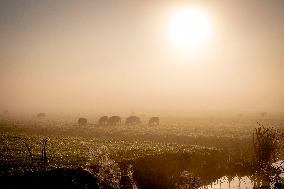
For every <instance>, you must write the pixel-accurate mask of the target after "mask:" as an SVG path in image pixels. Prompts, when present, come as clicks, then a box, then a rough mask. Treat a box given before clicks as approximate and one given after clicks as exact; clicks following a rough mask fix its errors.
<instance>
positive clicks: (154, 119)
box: [148, 117, 160, 126]
mask: <svg viewBox="0 0 284 189" xmlns="http://www.w3.org/2000/svg"><path fill="white" fill-rule="evenodd" d="M159 124H160V118H159V117H151V118H150V119H149V122H148V125H150V126H153V125H159Z"/></svg>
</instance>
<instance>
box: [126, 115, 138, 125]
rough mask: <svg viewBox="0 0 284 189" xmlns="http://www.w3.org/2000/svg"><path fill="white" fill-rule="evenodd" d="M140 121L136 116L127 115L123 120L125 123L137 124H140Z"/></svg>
mask: <svg viewBox="0 0 284 189" xmlns="http://www.w3.org/2000/svg"><path fill="white" fill-rule="evenodd" d="M140 123H141V120H140V118H139V117H137V116H129V117H128V118H126V120H125V125H137V124H140Z"/></svg>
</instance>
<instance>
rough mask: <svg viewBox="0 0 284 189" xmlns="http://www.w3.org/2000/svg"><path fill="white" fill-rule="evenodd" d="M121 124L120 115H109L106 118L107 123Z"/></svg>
mask: <svg viewBox="0 0 284 189" xmlns="http://www.w3.org/2000/svg"><path fill="white" fill-rule="evenodd" d="M118 124H121V117H119V116H111V117H110V118H109V119H108V125H118Z"/></svg>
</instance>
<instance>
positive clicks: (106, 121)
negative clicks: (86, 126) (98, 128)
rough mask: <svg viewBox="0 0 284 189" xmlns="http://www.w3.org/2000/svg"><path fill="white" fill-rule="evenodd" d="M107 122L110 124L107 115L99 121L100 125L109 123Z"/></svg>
mask: <svg viewBox="0 0 284 189" xmlns="http://www.w3.org/2000/svg"><path fill="white" fill-rule="evenodd" d="M107 124H108V117H107V116H102V117H101V118H100V119H99V121H98V125H107Z"/></svg>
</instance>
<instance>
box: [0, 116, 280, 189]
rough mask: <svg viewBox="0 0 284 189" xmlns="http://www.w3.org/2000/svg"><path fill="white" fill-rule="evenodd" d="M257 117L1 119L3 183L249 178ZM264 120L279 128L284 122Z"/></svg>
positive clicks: (162, 183) (104, 184)
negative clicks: (107, 123)
mask: <svg viewBox="0 0 284 189" xmlns="http://www.w3.org/2000/svg"><path fill="white" fill-rule="evenodd" d="M256 122H257V120H240V119H208V120H189V121H180V122H178V121H176V122H170V121H169V122H168V123H163V124H161V125H160V126H155V127H149V126H147V125H143V124H142V125H136V126H124V125H119V126H112V127H98V126H96V125H95V124H89V125H87V126H85V127H80V126H78V125H76V124H73V123H70V122H60V121H50V120H33V121H19V120H18V121H16V120H2V121H1V125H0V131H1V135H0V162H1V164H0V174H1V177H0V179H1V188H26V187H28V188H133V187H138V188H139V189H143V188H145V189H146V188H148V189H149V188H163V189H164V188H165V189H167V188H169V189H171V188H201V187H202V186H206V185H209V184H210V183H212V182H214V181H215V180H217V179H219V178H221V177H223V176H227V177H228V178H234V177H235V176H239V177H242V176H250V178H251V179H253V178H255V177H254V175H255V174H254V173H255V166H254V163H253V162H254V159H255V158H256V157H255V154H254V149H253V148H254V147H253V146H254V145H253V137H252V134H253V132H254V128H255V127H257V126H258V125H257V123H256ZM262 122H263V123H264V124H269V126H273V127H276V128H277V129H278V130H283V127H284V121H283V120H268V119H267V120H262ZM281 157H283V156H282V154H281V153H279V154H278V156H277V157H275V158H281ZM276 160H277V159H275V161H276ZM257 179H259V178H257ZM257 179H256V180H257ZM255 182H256V183H257V181H255Z"/></svg>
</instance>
